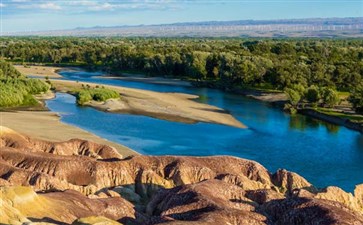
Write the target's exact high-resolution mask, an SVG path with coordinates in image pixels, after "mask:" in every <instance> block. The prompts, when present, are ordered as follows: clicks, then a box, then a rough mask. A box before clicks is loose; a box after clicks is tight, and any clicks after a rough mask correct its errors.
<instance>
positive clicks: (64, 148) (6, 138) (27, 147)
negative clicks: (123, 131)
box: [0, 126, 122, 159]
mask: <svg viewBox="0 0 363 225" xmlns="http://www.w3.org/2000/svg"><path fill="white" fill-rule="evenodd" d="M0 130H2V132H1V133H0V147H11V148H16V149H19V150H23V151H29V152H45V153H51V154H55V155H80V156H81V155H83V156H88V157H92V158H96V159H110V158H115V159H121V158H122V155H120V154H119V153H118V152H117V150H116V149H115V148H113V147H110V146H107V145H100V144H97V143H93V142H90V141H84V140H80V139H72V140H69V141H66V142H50V141H42V140H37V139H34V138H30V137H26V136H23V135H21V134H18V133H16V132H14V131H12V130H10V129H8V128H5V127H1V126H0Z"/></svg>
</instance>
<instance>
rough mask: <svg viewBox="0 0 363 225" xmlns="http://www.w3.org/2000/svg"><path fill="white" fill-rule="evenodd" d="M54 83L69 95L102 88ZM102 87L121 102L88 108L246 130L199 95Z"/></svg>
mask: <svg viewBox="0 0 363 225" xmlns="http://www.w3.org/2000/svg"><path fill="white" fill-rule="evenodd" d="M52 84H53V86H54V87H55V89H56V90H57V91H60V92H68V93H71V92H72V91H73V90H75V89H78V88H82V86H89V87H91V88H94V87H96V86H100V84H95V83H86V82H75V81H65V80H52ZM102 86H104V87H107V88H109V89H112V90H115V91H117V92H119V93H120V94H121V99H120V100H115V99H111V100H107V101H106V102H95V101H92V102H89V103H88V104H87V105H88V106H91V107H94V108H97V109H100V110H104V111H108V112H115V113H128V114H137V115H146V116H150V117H154V118H158V119H164V120H169V121H176V122H184V123H197V122H205V123H216V124H222V125H227V126H233V127H238V128H246V126H245V125H243V124H242V123H241V122H240V121H238V120H237V119H235V118H234V117H233V116H232V115H230V114H229V113H228V112H227V111H225V110H223V109H220V108H218V107H215V106H211V105H207V104H202V103H198V102H196V101H193V99H196V98H198V97H199V96H197V95H189V94H181V93H161V92H155V91H146V90H141V89H134V88H126V87H119V86H111V85H102Z"/></svg>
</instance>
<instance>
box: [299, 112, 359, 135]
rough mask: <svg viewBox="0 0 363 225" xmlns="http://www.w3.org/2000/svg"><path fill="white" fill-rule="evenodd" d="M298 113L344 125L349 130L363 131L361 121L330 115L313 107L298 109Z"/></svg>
mask: <svg viewBox="0 0 363 225" xmlns="http://www.w3.org/2000/svg"><path fill="white" fill-rule="evenodd" d="M299 113H301V114H303V115H307V116H310V117H313V118H315V119H319V120H323V121H326V122H329V123H332V124H336V125H340V126H345V127H347V128H349V129H351V130H356V131H359V132H361V133H363V123H357V122H352V121H350V120H349V119H344V118H341V117H339V116H332V115H328V114H326V113H322V112H318V111H316V110H314V109H300V110H299Z"/></svg>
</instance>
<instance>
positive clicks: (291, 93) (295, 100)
mask: <svg viewBox="0 0 363 225" xmlns="http://www.w3.org/2000/svg"><path fill="white" fill-rule="evenodd" d="M285 93H286V95H287V97H288V98H289V101H290V103H291V105H292V106H294V107H296V106H297V105H298V104H299V102H300V100H301V95H300V94H299V92H297V91H295V90H293V89H291V88H286V89H285Z"/></svg>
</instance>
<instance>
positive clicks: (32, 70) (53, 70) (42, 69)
mask: <svg viewBox="0 0 363 225" xmlns="http://www.w3.org/2000/svg"><path fill="white" fill-rule="evenodd" d="M14 67H15V68H16V69H17V70H19V72H20V73H22V74H24V75H26V76H38V77H49V78H61V77H62V76H61V75H59V74H58V73H57V71H58V70H61V69H64V68H61V67H54V66H27V67H25V66H23V65H14Z"/></svg>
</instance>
